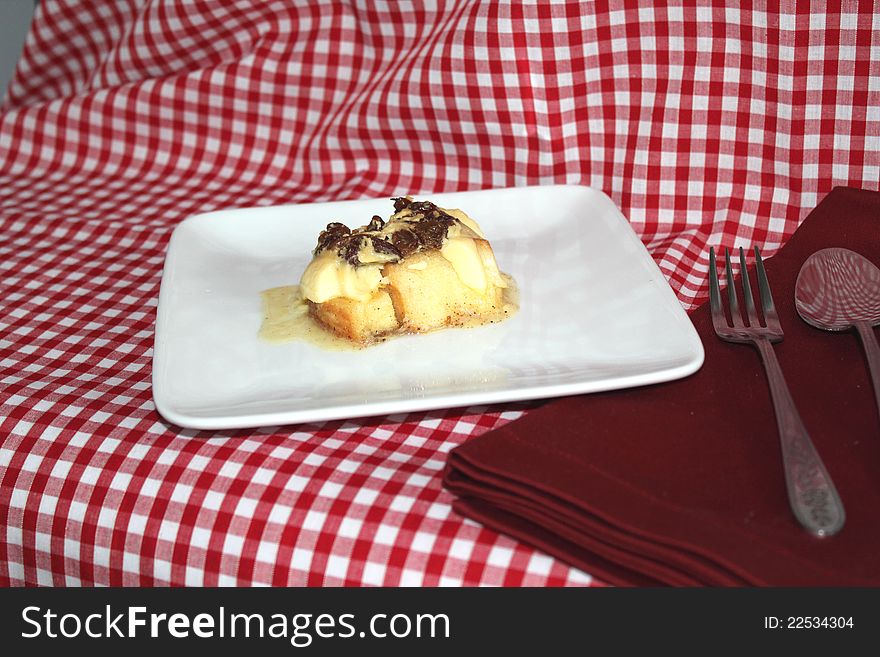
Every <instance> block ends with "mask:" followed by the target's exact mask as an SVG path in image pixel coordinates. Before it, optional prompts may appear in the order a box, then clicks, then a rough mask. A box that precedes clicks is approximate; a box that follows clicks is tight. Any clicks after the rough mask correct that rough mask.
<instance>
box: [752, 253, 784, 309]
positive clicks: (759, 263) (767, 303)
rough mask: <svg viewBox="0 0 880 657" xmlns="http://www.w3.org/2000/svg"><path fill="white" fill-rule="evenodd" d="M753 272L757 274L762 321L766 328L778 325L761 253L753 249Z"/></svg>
mask: <svg viewBox="0 0 880 657" xmlns="http://www.w3.org/2000/svg"><path fill="white" fill-rule="evenodd" d="M755 270H756V272H757V274H758V292H759V293H760V295H761V308H762V309H763V310H764V321H765V322H766V324H767V326H770V325H771V323H773V324H778V323H779V316H778V315H777V314H776V304H774V303H773V295H772V294H771V293H770V283H769V282H767V272H766V271H765V270H764V261H763V260H762V259H761V251H760V249H758V247H757V246H756V247H755Z"/></svg>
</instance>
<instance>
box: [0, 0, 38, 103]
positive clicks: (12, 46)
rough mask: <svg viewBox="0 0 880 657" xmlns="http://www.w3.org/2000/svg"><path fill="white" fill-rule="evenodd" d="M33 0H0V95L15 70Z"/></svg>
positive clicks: (4, 91)
mask: <svg viewBox="0 0 880 657" xmlns="http://www.w3.org/2000/svg"><path fill="white" fill-rule="evenodd" d="M34 4H35V3H34V0H0V97H2V96H3V95H4V94H5V93H6V85H7V84H9V80H10V78H11V77H12V72H13V71H14V70H15V63H16V62H17V61H18V56H19V55H20V54H21V47H22V46H23V45H24V38H25V36H27V31H28V27H29V26H30V24H31V16H33V13H34Z"/></svg>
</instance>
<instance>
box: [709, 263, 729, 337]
mask: <svg viewBox="0 0 880 657" xmlns="http://www.w3.org/2000/svg"><path fill="white" fill-rule="evenodd" d="M709 308H710V309H711V311H712V324H713V325H714V327H715V331H716V332H722V331H724V330H725V329H726V328H727V317H725V316H724V310H723V309H722V308H721V287H720V286H719V285H718V265H717V264H716V262H715V247H711V246H710V247H709Z"/></svg>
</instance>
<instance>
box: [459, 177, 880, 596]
mask: <svg viewBox="0 0 880 657" xmlns="http://www.w3.org/2000/svg"><path fill="white" fill-rule="evenodd" d="M830 246H840V247H845V248H849V249H852V250H854V251H857V252H859V253H861V254H862V255H864V256H866V257H867V258H868V259H870V260H871V261H873V262H874V263H875V264H878V265H880V194H878V193H876V192H867V191H859V190H854V189H846V188H837V189H835V190H834V191H832V192H831V193H830V194H829V195H828V196H827V197H826V198H825V199H824V200H823V201H822V203H821V204H820V205H819V206H818V207H817V208H816V209H815V210H813V212H812V213H810V215H809V216H808V217H807V219H806V220H805V221H804V222H803V224H802V226H801V227H800V228H799V229H798V230H797V232H796V233H795V235H794V236H793V237H792V238H791V240H790V241H789V242H788V243H787V244H786V245H785V247H784V248H783V249H782V250H781V251H780V252H779V253H778V254H777V255H776V256H775V257H773V258H770V259H768V260H767V261H766V265H767V273H768V277H769V279H770V284H771V288H772V290H773V297H774V300H775V302H776V306H777V309H778V311H779V316H780V319H781V321H782V326H783V329H784V330H785V340H784V341H783V342H781V343H779V344H777V345H776V346H775V349H776V354H777V356H778V358H779V361H780V363H781V365H782V370H783V372H784V374H785V377H786V379H787V381H788V384H789V386H790V388H791V392H792V395H793V397H794V399H795V402H796V404H797V406H798V409H799V410H800V412H801V417H802V418H803V420H804V423H805V425H806V427H807V430H808V431H809V432H810V435H811V437H812V439H813V442H814V443H815V445H816V448H817V449H818V451H819V454H820V455H821V457H822V459H823V460H824V462H825V465H826V467H827V469H828V471H829V473H830V475H831V477H832V479H833V480H834V482H835V485H836V486H837V489H838V492H839V493H840V496H841V498H842V500H843V503H844V506H845V507H846V514H847V520H846V525H845V526H844V528H843V529H842V530H841V532H840V533H839V534H837V535H835V536H833V537H831V538H825V539H819V538H815V537H813V536H811V535H810V534H808V533H807V532H806V531H805V530H803V529H802V528H801V527H800V525H798V524H797V522H796V521H795V519H794V516H793V515H792V513H791V511H790V509H789V505H788V499H787V497H786V492H785V484H784V479H783V470H782V457H781V452H780V447H779V438H778V434H777V429H776V419H775V415H774V411H773V406H772V402H771V400H770V392H769V389H768V386H767V380H766V377H765V375H764V369H763V366H762V364H761V361H760V357H759V355H758V352H757V350H756V349H754V348H750V347H748V346H743V345H734V344H728V343H725V342H722V341H721V340H719V339H718V338H717V337H716V336H715V334H714V332H713V330H712V322H711V317H710V314H709V308H708V304H704V305H703V306H702V307H700V308H698V309H697V310H695V311H694V312H693V313H692V314H691V318H692V320H693V322H694V325H695V326H696V328H697V331H698V332H699V334H700V337H701V339H702V341H703V346H704V348H705V350H706V359H705V363H704V365H703V367H702V368H701V369H700V370H699V371H698V372H697V373H696V374H694V375H692V376H690V377H687V378H685V379H681V380H678V381H674V382H671V383H663V384H658V385H654V386H647V387H643V388H637V389H629V390H622V391H614V392H608V393H600V394H592V395H582V396H577V397H568V398H563V399H558V400H554V401H552V402H549V403H547V404H545V405H543V406H542V407H540V408H538V409H535V410H533V411H531V412H529V413H528V414H527V415H526V416H524V417H523V418H521V419H519V420H517V421H514V422H512V423H510V424H508V425H506V426H504V427H501V428H500V429H497V430H494V431H491V432H489V433H487V434H484V435H482V436H480V437H478V438H475V439H473V440H471V441H469V442H467V443H465V444H464V445H462V446H460V447H458V448H456V449H455V450H453V451H452V452H451V453H450V457H449V461H448V464H447V468H446V472H445V477H444V484H445V485H446V487H447V488H448V489H449V490H451V491H452V492H453V493H455V494H456V495H457V499H456V501H455V503H454V508H455V510H456V511H458V512H459V513H461V514H462V515H465V516H468V517H470V518H472V519H474V520H477V521H478V522H481V523H483V524H484V525H486V526H488V527H491V528H493V529H496V530H497V531H500V532H503V533H506V534H509V535H511V536H514V537H516V538H518V539H520V540H522V541H525V542H527V543H530V544H532V545H534V546H537V547H538V548H540V549H542V550H544V551H546V552H548V553H550V554H552V555H554V556H556V557H558V558H559V559H561V560H563V561H566V562H567V563H570V564H572V565H574V566H577V567H579V568H581V569H583V570H585V571H587V572H589V573H591V574H592V575H594V576H595V577H597V578H598V579H601V580H604V581H605V582H607V583H610V584H615V585H631V586H656V585H662V584H669V585H679V586H698V585H712V586H764V585H769V586H859V585H864V586H877V585H880V418H878V411H877V408H876V407H875V403H874V397H873V392H872V387H871V381H870V378H869V374H868V370H867V364H866V362H865V359H864V355H863V352H862V348H861V344H860V342H859V339H858V336H857V335H856V333H855V332H850V333H844V334H832V333H826V332H823V331H819V330H817V329H814V328H811V327H810V326H808V325H807V324H806V323H805V322H803V320H801V319H800V318H799V317H798V315H797V312H796V310H795V307H794V286H795V280H796V279H797V274H798V270H799V268H800V266H801V264H803V262H804V260H806V258H807V257H808V256H809V255H810V254H812V253H813V252H814V251H817V250H819V249H821V248H825V247H830ZM750 262H751V259H750Z"/></svg>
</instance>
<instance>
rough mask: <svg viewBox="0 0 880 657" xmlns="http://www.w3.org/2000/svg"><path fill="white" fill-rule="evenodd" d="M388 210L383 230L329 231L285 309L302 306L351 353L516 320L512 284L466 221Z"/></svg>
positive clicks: (418, 208)
mask: <svg viewBox="0 0 880 657" xmlns="http://www.w3.org/2000/svg"><path fill="white" fill-rule="evenodd" d="M392 200H393V202H394V213H393V214H392V215H391V216H390V217H389V219H388V220H387V221H385V220H383V219H382V218H381V217H379V216H378V215H377V216H374V217H373V218H372V219H371V220H370V222H369V223H368V224H367V225H365V226H361V227H360V228H356V229H354V230H351V229H349V228H348V227H347V226H345V225H344V224H342V223H338V222H333V223H330V224H328V225H327V227H326V229H324V230H323V231H321V233H320V235H319V236H318V243H317V246H316V247H315V249H314V251H313V252H312V255H313V257H312V261H311V262H310V263H309V265H308V266H307V267H306V269H305V271H304V272H303V274H302V278H301V281H300V286H299V290H298V294H293V293H291V294H289V295H288V299H289V303H295V302H296V301H299V300H301V303H302V304H303V309H302V310H303V311H305V310H306V309H307V313H308V316H309V317H310V318H311V319H313V320H314V321H315V322H317V323H318V324H319V325H320V326H321V327H323V328H324V329H325V330H327V331H330V332H332V333H333V334H335V335H337V336H339V337H342V338H344V339H346V340H348V341H351V342H352V343H355V344H358V345H367V344H370V343H373V342H376V341H380V340H382V339H384V338H386V337H388V336H392V335H397V334H402V333H424V332H427V331H433V330H436V329H440V328H446V327H453V326H474V325H479V324H486V323H490V322H498V321H501V320H503V319H505V318H506V317H507V316H509V315H510V314H511V313H513V312H514V311H515V310H516V304H515V299H514V298H513V293H514V291H515V288H514V285H513V280H512V279H511V278H510V277H509V276H507V275H505V274H503V273H502V272H501V271H500V270H499V268H498V264H497V263H496V261H495V255H494V252H493V250H492V247H491V246H490V244H489V241H488V240H487V239H486V236H485V235H484V234H483V232H482V230H481V229H480V227H479V225H478V224H477V223H476V222H475V221H474V220H473V219H471V218H470V217H469V216H468V215H467V214H465V213H464V212H462V211H461V210H452V209H444V208H440V207H438V206H437V205H435V204H434V203H431V202H429V201H415V200H413V199H412V198H411V197H400V198H394V199H392ZM279 289H280V288H276V290H279ZM267 292H269V293H271V292H273V291H272V290H269V291H267ZM276 296H277V292H276ZM267 298H268V297H267V296H266V293H264V299H267ZM301 312H302V311H301ZM266 318H267V319H268V318H269V313H268V312H267V313H266Z"/></svg>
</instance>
